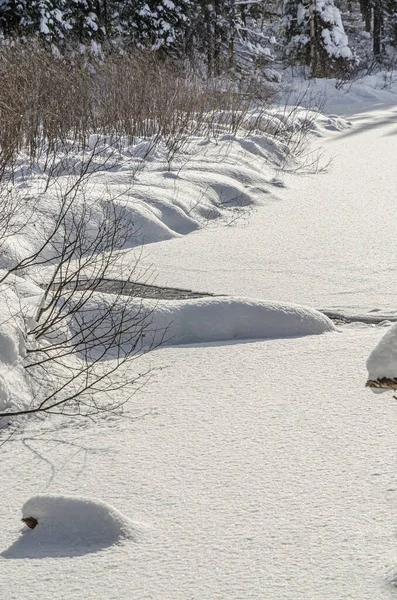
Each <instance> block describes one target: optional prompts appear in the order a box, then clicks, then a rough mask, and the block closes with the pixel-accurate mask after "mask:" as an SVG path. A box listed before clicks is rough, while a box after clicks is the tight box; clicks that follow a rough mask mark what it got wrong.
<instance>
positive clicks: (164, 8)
mask: <svg viewBox="0 0 397 600" xmlns="http://www.w3.org/2000/svg"><path fill="white" fill-rule="evenodd" d="M111 6H112V20H113V26H114V29H115V31H117V32H118V34H119V35H120V36H121V38H122V39H123V40H124V42H125V43H127V44H131V45H134V46H137V47H138V48H148V49H151V50H159V49H169V50H177V49H178V48H179V47H180V45H181V44H182V43H183V40H184V35H185V31H186V28H187V25H188V23H189V13H190V9H191V8H192V2H191V0H157V1H155V0H125V1H118V2H112V3H111Z"/></svg>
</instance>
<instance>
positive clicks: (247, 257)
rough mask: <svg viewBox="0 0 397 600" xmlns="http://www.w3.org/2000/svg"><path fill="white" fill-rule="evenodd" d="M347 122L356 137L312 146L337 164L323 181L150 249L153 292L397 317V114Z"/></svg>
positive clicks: (300, 185)
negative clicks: (200, 293) (192, 292)
mask: <svg viewBox="0 0 397 600" xmlns="http://www.w3.org/2000/svg"><path fill="white" fill-rule="evenodd" d="M349 118H350V120H351V121H352V124H353V125H352V128H351V129H350V130H348V131H347V132H343V133H332V134H331V135H330V136H329V137H327V138H325V139H324V138H323V139H320V140H319V141H316V143H315V145H317V146H321V147H322V148H323V150H324V151H325V156H326V158H330V157H332V159H333V160H332V164H331V166H330V168H329V169H328V171H327V172H326V173H325V174H322V175H315V176H305V177H303V176H284V182H285V184H286V187H285V188H277V190H276V191H275V190H274V189H272V190H271V191H272V192H273V193H275V194H277V196H278V198H279V201H277V200H275V201H273V202H270V203H268V202H267V203H266V205H265V206H264V207H260V208H258V209H257V210H255V211H254V212H252V213H251V215H250V218H249V219H248V220H246V221H241V222H240V223H237V224H236V226H233V227H225V228H222V227H220V226H219V224H218V225H217V226H216V227H215V228H209V229H207V230H205V231H200V232H198V233H192V234H190V235H188V236H185V237H183V238H179V239H174V240H170V241H167V242H161V243H157V244H151V245H150V246H148V247H147V249H146V262H147V263H149V262H151V263H153V264H154V265H155V266H156V267H157V269H158V276H157V279H156V283H157V284H165V285H171V286H180V287H186V288H189V289H198V290H201V289H204V290H207V291H209V292H214V293H223V294H238V295H245V296H254V297H260V298H269V299H272V300H282V301H291V302H300V303H303V304H308V305H311V306H314V307H316V308H328V309H339V310H346V311H348V312H349V313H362V312H364V313H365V312H370V311H373V312H374V314H377V313H378V312H379V311H380V312H381V313H382V314H384V313H387V312H395V311H397V297H396V281H397V233H396V228H395V222H396V221H397V107H396V106H394V107H391V108H390V107H389V108H387V109H382V110H371V111H368V112H364V113H361V114H356V115H351V116H349ZM214 256H216V257H217V260H216V262H214V260H213V259H214Z"/></svg>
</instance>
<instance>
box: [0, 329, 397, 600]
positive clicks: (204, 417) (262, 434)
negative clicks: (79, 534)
mask: <svg viewBox="0 0 397 600" xmlns="http://www.w3.org/2000/svg"><path fill="white" fill-rule="evenodd" d="M382 333H383V330H382V329H377V328H368V327H365V328H357V327H354V328H346V329H345V330H344V333H343V334H341V335H325V336H314V337H310V336H309V337H304V338H297V339H284V340H268V341H262V342H255V343H233V344H214V345H210V346H207V345H202V346H191V347H186V346H185V347H182V346H180V347H173V348H164V349H162V350H161V351H158V352H156V353H153V354H149V355H147V356H146V357H145V358H144V359H143V361H144V362H143V364H142V365H141V366H142V368H145V366H146V365H147V364H151V365H152V366H156V365H161V366H164V365H167V368H166V369H164V370H163V371H161V372H160V373H158V374H157V376H156V375H155V376H154V378H153V380H152V383H151V384H150V385H149V387H147V388H144V389H143V390H142V392H141V393H139V394H138V395H137V396H135V398H134V402H133V403H132V404H131V405H130V410H129V412H128V414H127V415H126V419H125V420H121V421H120V419H116V420H109V421H108V422H106V423H103V424H99V425H98V426H96V427H93V426H91V425H89V424H86V426H84V424H83V423H81V422H79V421H77V422H76V424H75V426H74V427H73V428H72V429H71V428H70V427H69V428H65V424H64V423H63V424H62V422H60V423H57V422H53V423H52V424H50V423H47V425H46V426H42V427H36V428H33V429H28V430H27V431H26V432H25V434H24V435H22V436H20V437H19V438H18V437H14V438H13V439H11V440H10V441H9V443H7V444H5V445H4V446H3V447H2V464H3V467H2V470H1V482H2V506H1V510H0V512H1V518H2V530H3V533H2V544H1V546H2V550H7V549H8V548H9V547H10V546H12V545H13V544H14V543H15V542H16V540H17V539H18V538H19V536H20V533H19V528H20V517H21V515H20V507H21V505H22V504H23V503H24V502H25V501H26V500H27V499H29V498H30V497H31V496H32V495H34V494H37V493H41V494H43V493H44V494H48V493H51V494H53V493H55V494H56V493H62V494H68V495H69V494H71V495H81V494H84V495H86V496H87V495H89V496H90V497H91V498H98V499H103V500H105V501H106V502H108V503H110V504H112V505H113V506H116V507H117V508H118V510H120V511H121V512H122V513H123V514H124V515H126V517H127V518H130V519H134V520H135V519H136V520H137V521H139V522H141V521H143V522H145V523H147V525H148V526H147V530H146V532H145V535H144V536H143V537H142V538H141V539H139V540H138V541H137V542H132V541H131V542H127V543H124V544H123V545H122V546H118V545H116V546H111V547H109V548H108V549H104V550H103V551H101V552H97V553H88V554H82V555H81V556H74V557H71V558H60V557H52V558H51V557H48V558H45V559H39V558H31V559H29V560H24V561H22V560H21V559H18V560H10V559H8V560H6V559H5V558H0V565H1V568H0V595H1V597H4V598H10V599H18V600H20V599H21V598H24V599H25V598H26V600H38V599H39V598H40V600H46V599H47V598H48V599H51V598H53V597H54V596H56V597H58V598H62V599H65V600H66V599H67V600H78V599H79V600H80V599H81V597H85V598H88V599H91V598H92V599H94V598H97V599H99V600H122V599H125V598H131V597H133V598H139V599H141V598H142V599H143V598H156V599H157V598H159V599H161V600H186V598H192V599H194V600H196V599H197V600H213V599H214V598H219V599H222V600H223V599H224V598H227V599H228V600H241V598H244V599H257V598H264V599H266V600H268V599H269V600H287V599H289V598H294V600H307V599H308V598H309V599H310V600H324V598H327V599H332V600H342V599H343V600H345V599H346V600H347V599H348V598H360V600H374V599H376V600H389V599H391V598H393V597H394V595H395V590H394V589H393V588H392V586H391V585H390V583H389V581H390V579H391V578H392V576H393V575H394V573H395V572H396V569H397V542H396V538H395V528H396V509H397V504H396V500H397V495H396V494H397V492H396V489H397V479H396V459H395V456H396V441H395V427H394V426H393V423H394V421H395V415H396V406H395V401H394V400H393V399H392V398H391V397H390V396H389V395H387V394H384V395H383V396H380V397H378V396H373V395H372V394H371V393H370V392H365V390H364V389H363V384H364V382H365V376H366V374H365V360H366V357H367V355H368V354H369V352H370V350H371V348H372V347H373V346H374V345H375V344H376V342H377V340H379V337H380V336H381V335H382ZM139 414H146V415H147V416H146V418H144V417H143V416H142V418H140V419H138V420H135V419H134V418H135V417H136V416H137V415H139ZM128 417H132V419H130V418H128ZM29 533H34V530H33V532H28V534H29Z"/></svg>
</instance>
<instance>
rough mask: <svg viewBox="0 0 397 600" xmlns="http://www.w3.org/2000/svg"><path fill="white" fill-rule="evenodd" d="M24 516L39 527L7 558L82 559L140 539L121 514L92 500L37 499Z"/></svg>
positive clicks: (29, 503) (24, 510)
mask: <svg viewBox="0 0 397 600" xmlns="http://www.w3.org/2000/svg"><path fill="white" fill-rule="evenodd" d="M22 515H23V517H24V518H26V517H34V518H35V519H37V521H38V524H37V526H36V527H35V528H34V529H32V530H30V529H28V530H27V531H25V532H24V534H23V535H22V536H21V537H20V538H19V539H18V540H17V541H16V542H15V543H14V544H13V545H12V546H11V547H10V548H8V549H7V550H5V551H4V552H3V553H2V556H3V557H4V558H45V557H54V556H79V555H83V554H87V553H90V552H98V551H99V550H102V549H104V548H108V547H110V546H114V545H115V544H119V543H120V542H122V541H123V540H126V539H132V540H136V539H137V538H138V536H139V530H138V528H137V527H136V526H135V525H134V524H133V523H132V521H130V520H129V519H127V518H126V517H125V516H124V515H122V514H121V513H120V512H119V511H118V510H116V509H115V508H113V507H112V506H110V505H109V504H106V503H105V502H100V501H98V500H91V499H88V498H79V497H73V496H56V495H40V496H34V497H32V498H30V500H28V501H27V502H26V503H25V504H24V505H23V507H22Z"/></svg>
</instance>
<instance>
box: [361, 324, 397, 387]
mask: <svg viewBox="0 0 397 600" xmlns="http://www.w3.org/2000/svg"><path fill="white" fill-rule="evenodd" d="M367 369H368V379H369V380H372V381H373V380H375V379H381V378H382V377H387V378H390V379H394V378H397V323H396V324H395V325H393V326H392V327H391V328H390V329H389V330H388V331H387V332H386V334H385V335H384V336H383V338H382V339H381V340H380V342H379V343H378V344H377V346H375V348H374V349H373V350H372V352H371V354H370V355H369V357H368V360H367ZM371 389H372V390H373V391H374V392H376V393H379V392H384V391H386V390H384V389H378V388H371Z"/></svg>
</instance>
